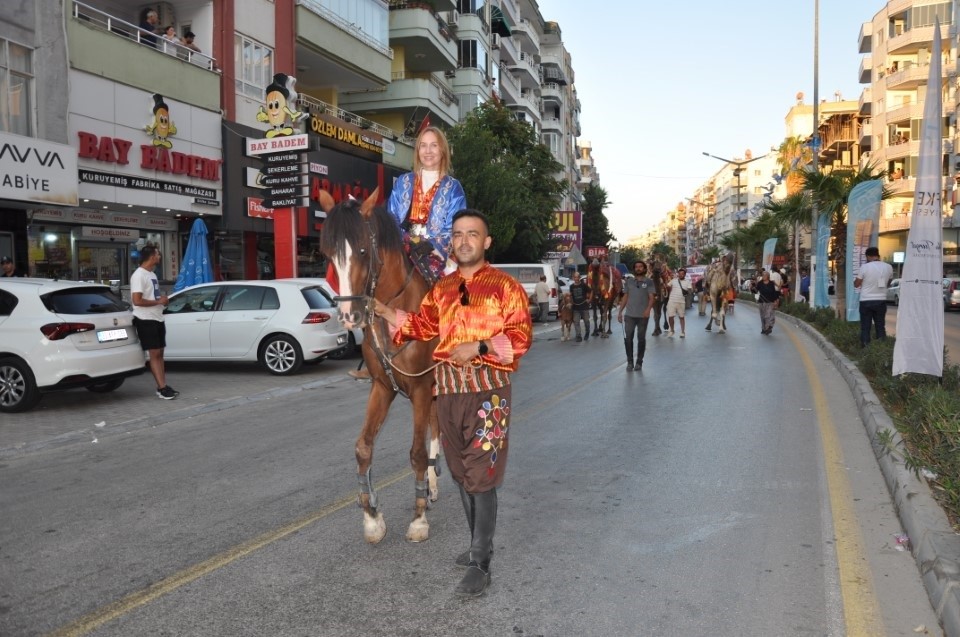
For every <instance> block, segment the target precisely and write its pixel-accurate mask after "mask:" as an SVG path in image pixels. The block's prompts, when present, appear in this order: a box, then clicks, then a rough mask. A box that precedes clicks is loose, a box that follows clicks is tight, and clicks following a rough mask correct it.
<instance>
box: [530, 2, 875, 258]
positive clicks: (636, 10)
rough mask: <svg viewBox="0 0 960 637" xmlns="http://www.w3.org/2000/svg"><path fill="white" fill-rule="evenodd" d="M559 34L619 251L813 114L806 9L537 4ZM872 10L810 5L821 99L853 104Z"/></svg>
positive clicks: (782, 5)
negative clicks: (795, 109) (730, 164)
mask: <svg viewBox="0 0 960 637" xmlns="http://www.w3.org/2000/svg"><path fill="white" fill-rule="evenodd" d="M539 1H540V13H541V14H542V16H543V18H544V20H552V21H556V22H558V23H559V25H560V31H561V35H562V38H563V42H564V44H565V46H566V48H567V51H568V52H569V53H570V56H571V60H572V64H573V70H574V74H575V80H576V82H575V85H576V89H577V96H578V98H579V99H580V109H581V110H580V125H581V133H582V135H581V136H580V140H581V141H583V140H587V141H590V142H591V143H592V146H593V157H594V162H595V164H596V168H597V170H598V172H599V174H600V186H601V187H602V188H603V189H604V190H606V192H607V200H608V202H610V205H609V206H608V207H607V209H606V215H607V219H608V220H609V222H610V231H611V232H612V233H613V235H614V236H615V237H616V238H617V240H618V241H619V242H621V243H626V242H627V241H628V240H629V239H630V238H631V237H634V236H637V235H639V234H641V233H643V232H645V231H647V230H649V229H650V228H652V227H653V226H655V225H656V224H657V223H659V222H660V221H661V220H662V219H663V218H664V216H665V215H666V214H667V212H668V211H669V210H671V209H673V208H674V207H675V206H676V205H677V203H679V202H681V201H683V200H684V197H689V196H691V193H693V191H694V189H695V188H696V187H697V186H699V185H700V184H702V183H703V182H704V181H706V180H707V179H708V178H709V177H710V176H711V175H713V174H714V173H716V172H717V171H718V170H720V169H721V168H723V166H724V164H723V162H721V161H719V160H716V159H712V158H710V157H705V156H703V155H702V153H703V152H704V151H706V152H708V153H710V154H712V155H718V156H720V157H726V158H730V159H736V158H742V157H744V151H746V150H747V149H750V150H751V151H752V152H753V154H754V156H757V155H761V154H763V153H764V152H766V151H767V150H769V149H770V147H771V146H774V147H776V146H779V145H780V143H781V142H782V141H783V139H784V137H785V136H786V128H785V123H784V118H785V117H786V115H787V111H788V110H789V109H790V107H791V106H793V105H794V104H795V103H796V94H797V93H798V92H803V94H804V103H806V104H812V103H813V92H814V81H813V78H814V63H813V59H814V55H813V53H814V32H815V28H814V22H815V21H814V4H815V3H814V0H795V1H793V2H776V1H775V2H771V1H770V0H733V1H732V2H717V1H716V0H685V1H684V0H680V1H677V2H663V1H661V0H605V1H603V2H599V1H595V2H590V3H584V2H583V1H582V0H579V1H574V0H539ZM885 6H886V3H885V2H884V1H883V0H820V28H819V65H818V66H819V72H818V75H819V97H820V99H821V100H823V99H826V100H828V101H834V100H835V99H836V98H835V96H834V94H835V93H836V91H840V93H841V95H842V99H847V100H858V99H860V94H861V91H862V90H863V88H864V87H865V86H866V85H861V84H860V83H859V82H858V78H857V75H858V72H859V68H860V62H861V61H862V59H863V56H862V55H861V54H860V53H858V52H857V48H858V38H859V34H860V28H861V25H862V24H863V23H864V22H869V21H872V19H873V16H874V15H876V13H877V12H879V11H880V10H882V9H883V8H884V7H885Z"/></svg>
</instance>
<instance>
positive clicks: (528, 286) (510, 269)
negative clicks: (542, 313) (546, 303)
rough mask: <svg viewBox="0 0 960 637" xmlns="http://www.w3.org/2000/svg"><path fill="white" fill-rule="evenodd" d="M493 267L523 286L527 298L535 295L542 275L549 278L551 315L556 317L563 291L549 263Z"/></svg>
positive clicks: (496, 265)
mask: <svg viewBox="0 0 960 637" xmlns="http://www.w3.org/2000/svg"><path fill="white" fill-rule="evenodd" d="M493 267H495V268H497V269H498V270H502V271H503V272H504V273H506V274H509V275H510V276H512V277H513V278H515V279H516V280H517V281H519V282H520V284H521V285H523V289H524V290H526V292H527V296H530V295H531V294H533V293H534V291H535V289H536V287H537V282H539V281H540V275H543V276H545V277H547V286H548V287H549V288H550V314H553V315H554V316H556V314H557V303H558V302H559V301H560V295H561V294H562V291H561V290H560V289H559V286H558V283H557V274H556V273H555V272H554V271H553V266H552V265H550V264H549V263H494V264H493Z"/></svg>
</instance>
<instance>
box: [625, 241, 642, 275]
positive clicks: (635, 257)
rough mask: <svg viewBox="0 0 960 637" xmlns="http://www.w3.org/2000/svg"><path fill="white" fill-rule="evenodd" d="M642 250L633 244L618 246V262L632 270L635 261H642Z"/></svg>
mask: <svg viewBox="0 0 960 637" xmlns="http://www.w3.org/2000/svg"><path fill="white" fill-rule="evenodd" d="M643 260H644V258H643V250H641V249H640V248H637V247H635V246H623V247H622V248H620V263H623V264H624V265H626V266H627V268H628V269H629V270H630V271H631V272H633V264H634V263H636V262H637V261H643Z"/></svg>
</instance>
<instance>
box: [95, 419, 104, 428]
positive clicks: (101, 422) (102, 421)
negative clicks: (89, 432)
mask: <svg viewBox="0 0 960 637" xmlns="http://www.w3.org/2000/svg"><path fill="white" fill-rule="evenodd" d="M106 426H107V421H105V420H101V421H100V422H98V423H97V424H95V425H94V427H106Z"/></svg>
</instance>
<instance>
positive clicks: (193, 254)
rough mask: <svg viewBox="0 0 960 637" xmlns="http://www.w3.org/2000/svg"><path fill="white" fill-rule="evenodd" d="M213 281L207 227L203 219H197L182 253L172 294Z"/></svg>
mask: <svg viewBox="0 0 960 637" xmlns="http://www.w3.org/2000/svg"><path fill="white" fill-rule="evenodd" d="M210 281H213V266H212V265H211V263H210V249H209V248H208V247H207V225H206V224H205V223H203V219H197V220H196V221H194V222H193V227H192V228H190V239H189V240H188V241H187V249H186V251H185V252H184V253H183V263H182V264H181V267H180V275H179V276H177V282H176V284H175V285H174V286H173V291H174V292H179V291H180V290H182V289H184V288H188V287H190V286H191V285H197V284H198V283H209V282H210Z"/></svg>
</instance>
